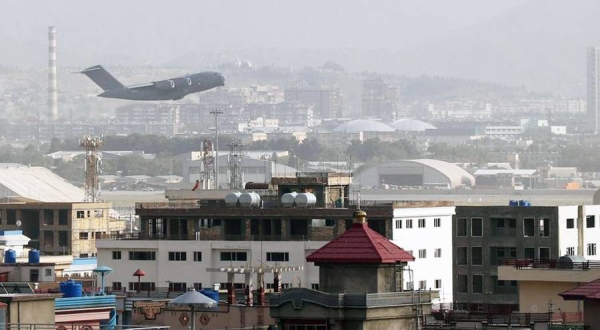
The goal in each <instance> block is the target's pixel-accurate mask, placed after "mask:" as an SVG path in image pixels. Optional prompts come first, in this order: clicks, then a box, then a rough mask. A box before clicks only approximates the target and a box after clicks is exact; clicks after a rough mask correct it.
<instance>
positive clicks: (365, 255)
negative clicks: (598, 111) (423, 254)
mask: <svg viewBox="0 0 600 330" xmlns="http://www.w3.org/2000/svg"><path fill="white" fill-rule="evenodd" d="M414 260H415V257H413V256H412V255H411V254H410V253H408V252H406V251H404V250H403V249H401V248H400V247H398V246H397V245H396V244H394V243H392V242H390V241H389V240H388V239H387V238H385V237H384V236H382V235H380V234H379V233H377V232H376V231H374V230H373V229H371V228H369V226H368V225H367V223H353V224H352V228H350V229H348V230H346V232H345V233H343V234H342V235H340V236H339V237H338V238H336V239H334V240H333V241H331V242H329V243H327V244H325V245H324V246H323V247H322V248H320V249H318V250H317V251H315V252H313V253H311V254H310V255H309V256H308V257H307V258H306V261H308V262H314V263H335V264H389V263H396V262H401V261H414Z"/></svg>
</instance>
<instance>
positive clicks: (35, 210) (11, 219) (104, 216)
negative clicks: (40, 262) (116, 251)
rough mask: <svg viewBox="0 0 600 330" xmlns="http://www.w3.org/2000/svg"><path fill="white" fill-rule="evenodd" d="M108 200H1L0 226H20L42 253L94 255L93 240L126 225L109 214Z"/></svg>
mask: <svg viewBox="0 0 600 330" xmlns="http://www.w3.org/2000/svg"><path fill="white" fill-rule="evenodd" d="M110 209H111V204H110V203H40V202H36V203H20V202H18V203H10V202H9V203H3V204H0V219H1V220H0V230H22V231H23V235H25V236H27V237H29V238H30V239H31V241H30V242H29V246H30V247H31V248H35V249H38V250H40V253H41V254H42V255H73V256H74V257H82V258H83V257H92V256H95V255H96V240H97V239H99V238H101V237H102V236H104V235H108V234H116V233H118V232H119V231H120V230H122V229H123V228H124V227H125V225H124V222H123V221H120V220H118V219H111V218H110V217H109V210H110Z"/></svg>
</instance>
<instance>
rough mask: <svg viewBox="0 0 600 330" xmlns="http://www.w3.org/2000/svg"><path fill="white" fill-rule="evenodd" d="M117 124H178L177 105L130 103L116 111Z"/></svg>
mask: <svg viewBox="0 0 600 330" xmlns="http://www.w3.org/2000/svg"><path fill="white" fill-rule="evenodd" d="M116 120H117V122H119V123H136V124H142V123H143V124H149V123H174V124H179V105H177V104H174V105H173V104H156V105H154V104H149V103H132V104H128V105H125V106H122V107H119V108H117V109H116Z"/></svg>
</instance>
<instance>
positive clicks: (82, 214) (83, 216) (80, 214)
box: [76, 211, 85, 219]
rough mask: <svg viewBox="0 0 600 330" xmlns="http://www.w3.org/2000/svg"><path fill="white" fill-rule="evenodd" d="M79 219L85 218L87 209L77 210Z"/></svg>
mask: <svg viewBox="0 0 600 330" xmlns="http://www.w3.org/2000/svg"><path fill="white" fill-rule="evenodd" d="M76 216H77V219H83V218H85V211H77V215H76Z"/></svg>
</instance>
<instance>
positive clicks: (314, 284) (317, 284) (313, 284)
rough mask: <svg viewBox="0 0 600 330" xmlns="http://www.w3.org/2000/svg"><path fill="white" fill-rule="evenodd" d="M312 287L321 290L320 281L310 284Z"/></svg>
mask: <svg viewBox="0 0 600 330" xmlns="http://www.w3.org/2000/svg"><path fill="white" fill-rule="evenodd" d="M310 288H311V289H313V290H317V291H318V290H319V283H312V284H311V285H310Z"/></svg>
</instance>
